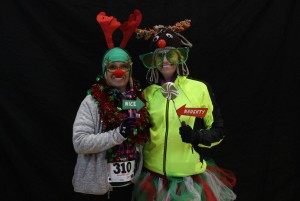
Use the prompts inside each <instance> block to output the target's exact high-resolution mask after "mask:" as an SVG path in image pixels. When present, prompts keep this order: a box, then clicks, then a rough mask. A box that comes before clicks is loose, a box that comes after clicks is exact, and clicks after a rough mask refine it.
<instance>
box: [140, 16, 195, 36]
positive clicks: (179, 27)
mask: <svg viewBox="0 0 300 201" xmlns="http://www.w3.org/2000/svg"><path fill="white" fill-rule="evenodd" d="M190 26H191V20H190V19H185V20H183V21H180V22H177V23H176V24H175V25H173V26H164V25H155V26H153V28H152V29H136V31H135V33H136V34H137V36H136V37H137V39H141V38H144V39H145V40H148V39H149V38H151V37H153V36H155V35H157V34H158V33H160V32H161V31H163V30H171V31H173V32H176V33H179V32H182V31H184V30H186V29H187V28H189V27H190Z"/></svg>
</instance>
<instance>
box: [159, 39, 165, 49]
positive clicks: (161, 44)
mask: <svg viewBox="0 0 300 201" xmlns="http://www.w3.org/2000/svg"><path fill="white" fill-rule="evenodd" d="M157 46H158V47H159V48H164V47H166V41H165V40H163V39H160V40H159V41H157Z"/></svg>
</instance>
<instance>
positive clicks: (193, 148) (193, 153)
mask: <svg viewBox="0 0 300 201" xmlns="http://www.w3.org/2000/svg"><path fill="white" fill-rule="evenodd" d="M191 149H192V154H194V148H193V146H191Z"/></svg>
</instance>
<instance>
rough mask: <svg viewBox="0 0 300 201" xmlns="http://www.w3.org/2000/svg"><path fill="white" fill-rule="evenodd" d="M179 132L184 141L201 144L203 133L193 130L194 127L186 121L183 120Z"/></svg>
mask: <svg viewBox="0 0 300 201" xmlns="http://www.w3.org/2000/svg"><path fill="white" fill-rule="evenodd" d="M179 134H180V136H181V140H182V142H186V143H191V144H199V143H200V142H201V138H202V133H198V132H195V131H193V129H192V128H191V127H190V126H189V125H186V124H185V122H183V123H182V125H181V127H180V128H179Z"/></svg>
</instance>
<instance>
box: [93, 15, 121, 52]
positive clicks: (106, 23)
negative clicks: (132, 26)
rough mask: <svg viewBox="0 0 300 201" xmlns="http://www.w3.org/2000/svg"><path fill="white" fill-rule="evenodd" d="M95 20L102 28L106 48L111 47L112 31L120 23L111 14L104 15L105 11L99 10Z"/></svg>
mask: <svg viewBox="0 0 300 201" xmlns="http://www.w3.org/2000/svg"><path fill="white" fill-rule="evenodd" d="M97 21H98V23H99V24H100V26H101V28H102V30H103V33H104V36H105V39H106V43H107V46H108V48H109V49H111V48H113V47H114V43H113V40H112V35H113V32H114V31H115V30H116V29H117V28H118V27H120V26H121V23H120V22H119V21H118V20H117V18H115V17H113V16H106V13H105V12H100V13H99V14H98V15H97Z"/></svg>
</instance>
